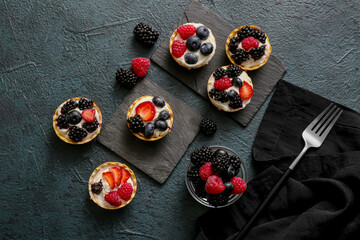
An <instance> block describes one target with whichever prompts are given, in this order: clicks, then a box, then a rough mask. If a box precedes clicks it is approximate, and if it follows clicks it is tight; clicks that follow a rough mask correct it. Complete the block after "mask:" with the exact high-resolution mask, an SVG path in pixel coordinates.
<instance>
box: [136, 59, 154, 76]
mask: <svg viewBox="0 0 360 240" xmlns="http://www.w3.org/2000/svg"><path fill="white" fill-rule="evenodd" d="M131 67H132V69H133V71H134V73H135V74H136V76H138V77H145V76H146V74H147V73H148V70H149V67H150V60H149V59H148V58H140V57H139V58H135V59H133V60H132V61H131Z"/></svg>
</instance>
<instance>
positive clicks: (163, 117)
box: [158, 110, 170, 120]
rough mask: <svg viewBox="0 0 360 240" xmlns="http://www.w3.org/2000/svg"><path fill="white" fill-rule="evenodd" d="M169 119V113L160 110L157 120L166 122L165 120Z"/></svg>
mask: <svg viewBox="0 0 360 240" xmlns="http://www.w3.org/2000/svg"><path fill="white" fill-rule="evenodd" d="M169 117H170V113H168V112H167V111H165V110H162V111H161V112H160V113H159V116H158V119H159V120H167V119H169Z"/></svg>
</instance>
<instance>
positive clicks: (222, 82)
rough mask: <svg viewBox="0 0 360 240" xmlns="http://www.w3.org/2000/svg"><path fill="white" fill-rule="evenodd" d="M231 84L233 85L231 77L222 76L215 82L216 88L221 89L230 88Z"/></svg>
mask: <svg viewBox="0 0 360 240" xmlns="http://www.w3.org/2000/svg"><path fill="white" fill-rule="evenodd" d="M231 86H232V83H231V79H230V78H228V77H222V78H220V79H219V80H216V81H215V83H214V87H215V89H216V90H219V91H222V90H225V89H228V88H229V87H231Z"/></svg>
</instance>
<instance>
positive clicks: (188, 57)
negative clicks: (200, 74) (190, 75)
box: [169, 23, 216, 70]
mask: <svg viewBox="0 0 360 240" xmlns="http://www.w3.org/2000/svg"><path fill="white" fill-rule="evenodd" d="M169 48H170V54H171V56H172V57H173V58H174V60H175V61H176V62H177V63H178V64H179V65H180V66H183V67H185V68H187V69H189V70H190V69H195V68H200V67H203V66H205V65H206V64H208V63H209V62H210V60H211V59H212V58H213V56H214V55H215V51H216V40H215V37H214V35H213V33H212V31H211V30H210V29H209V28H207V27H206V26H204V25H203V24H201V23H185V24H183V25H181V26H179V27H178V28H177V29H176V30H175V31H174V32H173V34H172V35H171V37H170V43H169Z"/></svg>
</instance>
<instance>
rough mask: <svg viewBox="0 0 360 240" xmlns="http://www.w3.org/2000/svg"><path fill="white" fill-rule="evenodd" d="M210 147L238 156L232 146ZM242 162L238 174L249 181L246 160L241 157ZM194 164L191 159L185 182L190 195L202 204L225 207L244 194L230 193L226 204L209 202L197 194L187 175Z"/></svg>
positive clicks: (211, 206)
mask: <svg viewBox="0 0 360 240" xmlns="http://www.w3.org/2000/svg"><path fill="white" fill-rule="evenodd" d="M209 148H210V149H211V150H213V151H216V150H218V149H222V150H224V151H225V152H227V153H228V154H229V155H236V156H238V155H237V154H236V153H235V152H234V151H233V150H231V149H230V148H227V147H224V146H209ZM240 162H241V165H240V170H239V173H238V174H237V175H236V176H237V177H240V178H242V179H243V180H244V181H245V182H246V181H247V175H246V169H245V165H244V162H243V161H242V160H241V158H240ZM192 166H193V164H192V163H191V161H189V163H188V166H187V169H186V174H185V184H186V187H187V189H188V190H189V193H190V195H191V196H192V197H193V198H194V199H195V200H196V201H198V202H199V203H201V204H202V205H204V206H206V207H209V208H223V207H227V206H230V205H231V204H233V203H234V202H236V201H237V200H239V199H240V197H241V196H242V194H236V195H234V194H232V195H230V197H229V201H228V203H226V204H224V205H219V206H214V205H211V204H209V203H208V201H207V198H206V197H200V196H198V195H197V194H196V192H195V187H194V185H193V183H192V182H190V181H189V180H188V177H187V175H188V171H189V170H190V168H191V167H192Z"/></svg>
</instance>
